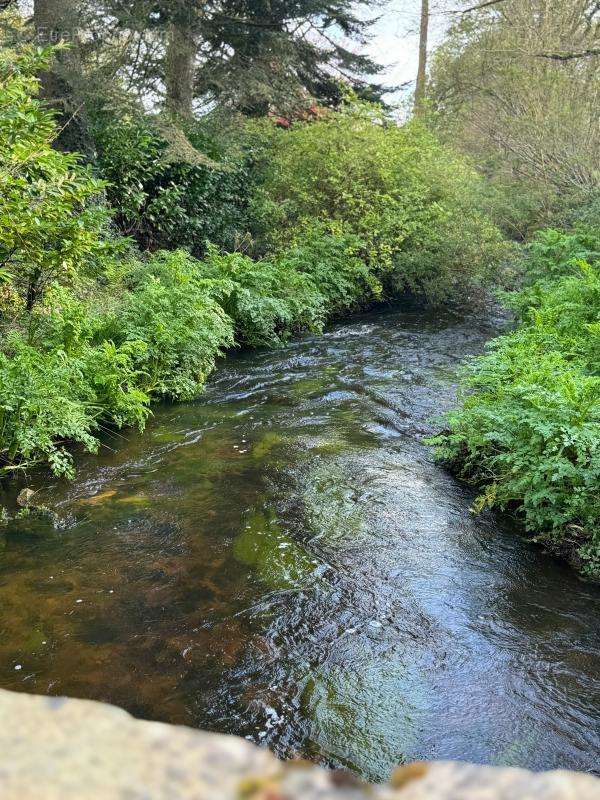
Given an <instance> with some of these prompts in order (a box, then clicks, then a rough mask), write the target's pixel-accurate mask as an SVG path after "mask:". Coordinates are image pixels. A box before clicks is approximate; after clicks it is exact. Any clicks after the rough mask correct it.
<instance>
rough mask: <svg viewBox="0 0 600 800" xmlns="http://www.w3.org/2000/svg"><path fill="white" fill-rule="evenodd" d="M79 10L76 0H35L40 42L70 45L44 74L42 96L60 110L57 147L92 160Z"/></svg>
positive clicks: (55, 144) (55, 141)
mask: <svg viewBox="0 0 600 800" xmlns="http://www.w3.org/2000/svg"><path fill="white" fill-rule="evenodd" d="M76 20H77V11H76V9H75V7H74V0H34V6H33V22H34V26H35V37H36V41H37V43H38V44H39V45H42V46H45V45H49V44H58V43H59V42H61V41H62V42H65V43H66V44H68V45H69V49H68V50H65V51H63V52H60V53H57V54H56V55H55V57H54V61H53V63H52V64H51V66H50V67H49V69H47V70H46V71H45V72H43V73H42V75H41V76H40V78H41V92H40V96H41V98H42V99H43V100H45V101H46V103H47V104H48V106H50V107H51V108H52V109H53V110H54V111H55V112H56V121H57V128H58V130H57V136H56V139H55V140H54V147H56V149H58V150H64V151H68V152H72V151H79V152H80V153H82V154H83V155H84V156H85V157H86V158H87V159H88V160H93V158H94V154H95V153H94V145H93V142H92V139H91V137H90V135H89V132H88V128H87V124H86V120H85V109H84V107H83V102H82V100H81V98H80V93H79V92H78V91H77V89H76V85H75V84H76V82H81V81H82V79H83V76H82V68H81V63H80V61H79V56H78V51H77V30H76Z"/></svg>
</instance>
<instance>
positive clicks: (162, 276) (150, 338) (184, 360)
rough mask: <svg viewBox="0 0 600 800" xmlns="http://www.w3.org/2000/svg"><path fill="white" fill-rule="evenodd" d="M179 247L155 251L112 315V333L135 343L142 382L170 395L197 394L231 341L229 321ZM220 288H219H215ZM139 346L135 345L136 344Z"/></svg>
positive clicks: (209, 283) (213, 288)
mask: <svg viewBox="0 0 600 800" xmlns="http://www.w3.org/2000/svg"><path fill="white" fill-rule="evenodd" d="M217 289H219V287H218V286H217V285H216V283H215V282H214V281H206V280H202V279H201V276H200V275H199V270H198V265H197V262H195V260H194V259H192V258H191V257H190V256H188V255H187V254H186V253H184V252H183V251H176V252H174V253H166V252H163V253H159V254H157V255H156V256H155V257H154V258H153V259H152V260H151V261H150V264H149V269H148V271H147V273H146V274H145V275H143V277H142V278H141V279H140V280H139V282H138V283H137V285H136V286H135V289H134V291H132V292H130V293H129V294H127V295H126V298H125V301H124V303H123V305H122V306H121V308H120V309H119V312H118V314H117V315H116V317H115V325H114V334H113V338H114V339H115V340H116V341H122V342H124V343H126V344H129V345H130V346H138V347H139V353H138V357H137V358H136V364H137V367H138V369H140V370H141V371H142V373H143V376H144V377H143V379H142V385H143V387H144V390H145V391H147V392H148V393H150V394H157V395H161V396H164V397H170V398H174V399H185V398H191V397H193V396H194V395H196V394H198V392H199V391H200V389H201V388H202V386H203V384H204V382H205V380H206V378H207V376H208V375H209V373H210V372H212V370H213V368H214V365H215V359H216V358H217V357H218V356H219V355H221V354H222V352H223V349H224V348H226V347H231V346H232V345H233V343H234V339H233V324H232V322H231V319H230V318H229V317H228V316H227V315H226V313H225V312H224V311H223V309H222V307H221V306H220V305H219V303H218V302H217V301H216V300H215V299H214V297H213V296H212V294H213V293H214V292H215V291H216V290H217ZM220 291H222V288H220ZM140 345H141V347H140Z"/></svg>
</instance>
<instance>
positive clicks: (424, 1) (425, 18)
mask: <svg viewBox="0 0 600 800" xmlns="http://www.w3.org/2000/svg"><path fill="white" fill-rule="evenodd" d="M428 36H429V0H421V27H420V31H419V68H418V70H417V84H416V86H415V109H414V110H415V114H419V113H421V111H422V110H423V103H424V101H425V86H426V82H427V38H428Z"/></svg>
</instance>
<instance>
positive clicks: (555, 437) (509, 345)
mask: <svg viewBox="0 0 600 800" xmlns="http://www.w3.org/2000/svg"><path fill="white" fill-rule="evenodd" d="M599 251H600V232H599V231H598V230H593V229H581V230H579V231H575V232H573V233H568V234H567V233H560V232H558V231H554V230H550V231H544V232H542V233H540V234H539V236H538V237H537V238H536V240H535V241H534V242H533V244H532V245H531V247H530V248H529V259H528V268H529V269H528V272H527V276H528V284H529V285H528V286H526V288H525V289H523V290H522V291H521V292H517V293H515V294H514V295H513V296H512V297H511V298H510V300H511V305H512V306H513V307H514V308H515V310H516V311H517V312H518V314H519V315H520V318H521V324H520V326H519V327H518V328H517V329H516V330H515V331H514V332H512V333H510V334H508V335H506V336H502V337H499V338H498V339H496V340H495V341H494V342H493V343H492V346H491V348H490V351H489V352H488V353H487V354H486V355H485V356H483V357H481V358H479V359H477V360H475V361H474V363H473V364H472V366H471V368H470V370H469V372H468V376H467V378H466V380H465V390H466V392H465V396H464V399H463V404H462V407H461V408H460V409H459V410H457V411H454V412H452V413H451V414H450V415H449V416H448V428H449V429H448V431H447V432H445V433H444V434H442V435H441V436H439V437H436V439H435V440H434V442H435V444H437V446H438V455H439V456H440V458H442V459H443V460H445V461H448V462H450V463H453V464H454V466H455V467H456V469H457V470H458V472H459V473H460V474H461V475H462V476H463V477H465V478H468V479H469V480H471V481H473V482H474V483H476V484H480V485H483V486H484V487H485V489H484V492H483V494H482V495H481V497H480V498H479V500H478V502H477V504H476V505H477V507H478V508H483V507H484V506H486V505H489V506H498V507H500V508H507V507H515V508H517V509H518V511H519V512H520V513H521V514H522V515H523V518H524V521H525V525H526V527H527V529H528V530H529V531H531V532H532V533H534V534H536V535H537V536H539V537H540V538H541V539H543V540H544V541H547V542H548V543H549V544H550V545H551V546H553V547H555V548H556V549H557V550H561V551H564V552H569V551H573V550H575V551H576V553H577V555H578V557H579V559H580V560H581V561H582V563H583V569H584V571H586V572H588V573H592V572H594V573H598V572H600V534H599V531H600V526H599V523H600V498H599V496H598V486H599V485H600V372H599V369H598V364H599V363H600V258H599Z"/></svg>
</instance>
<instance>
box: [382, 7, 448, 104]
mask: <svg viewBox="0 0 600 800" xmlns="http://www.w3.org/2000/svg"><path fill="white" fill-rule="evenodd" d="M431 5H432V12H431V26H430V34H429V49H430V50H431V49H433V48H434V47H435V46H436V44H439V42H440V41H441V39H442V38H443V35H444V31H445V29H446V26H447V24H448V21H449V17H448V15H447V14H443V13H440V12H439V10H438V9H437V8H436V7H434V4H433V3H432V4H431ZM420 9H421V0H388V2H387V3H386V5H385V6H384V8H383V9H382V10H380V12H379V13H380V16H381V19H380V20H379V22H377V24H376V25H375V27H374V28H373V29H372V32H373V41H372V42H371V44H370V46H369V48H368V51H369V54H370V55H371V56H372V57H373V58H374V59H375V61H377V62H378V63H380V64H384V65H385V66H386V70H385V72H384V74H383V79H384V82H385V83H389V84H392V85H398V84H403V83H406V82H407V81H414V80H415V78H416V75H417V64H418V55H419V17H420ZM413 88H414V85H413V86H411V87H410V89H409V91H412V89H413Z"/></svg>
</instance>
